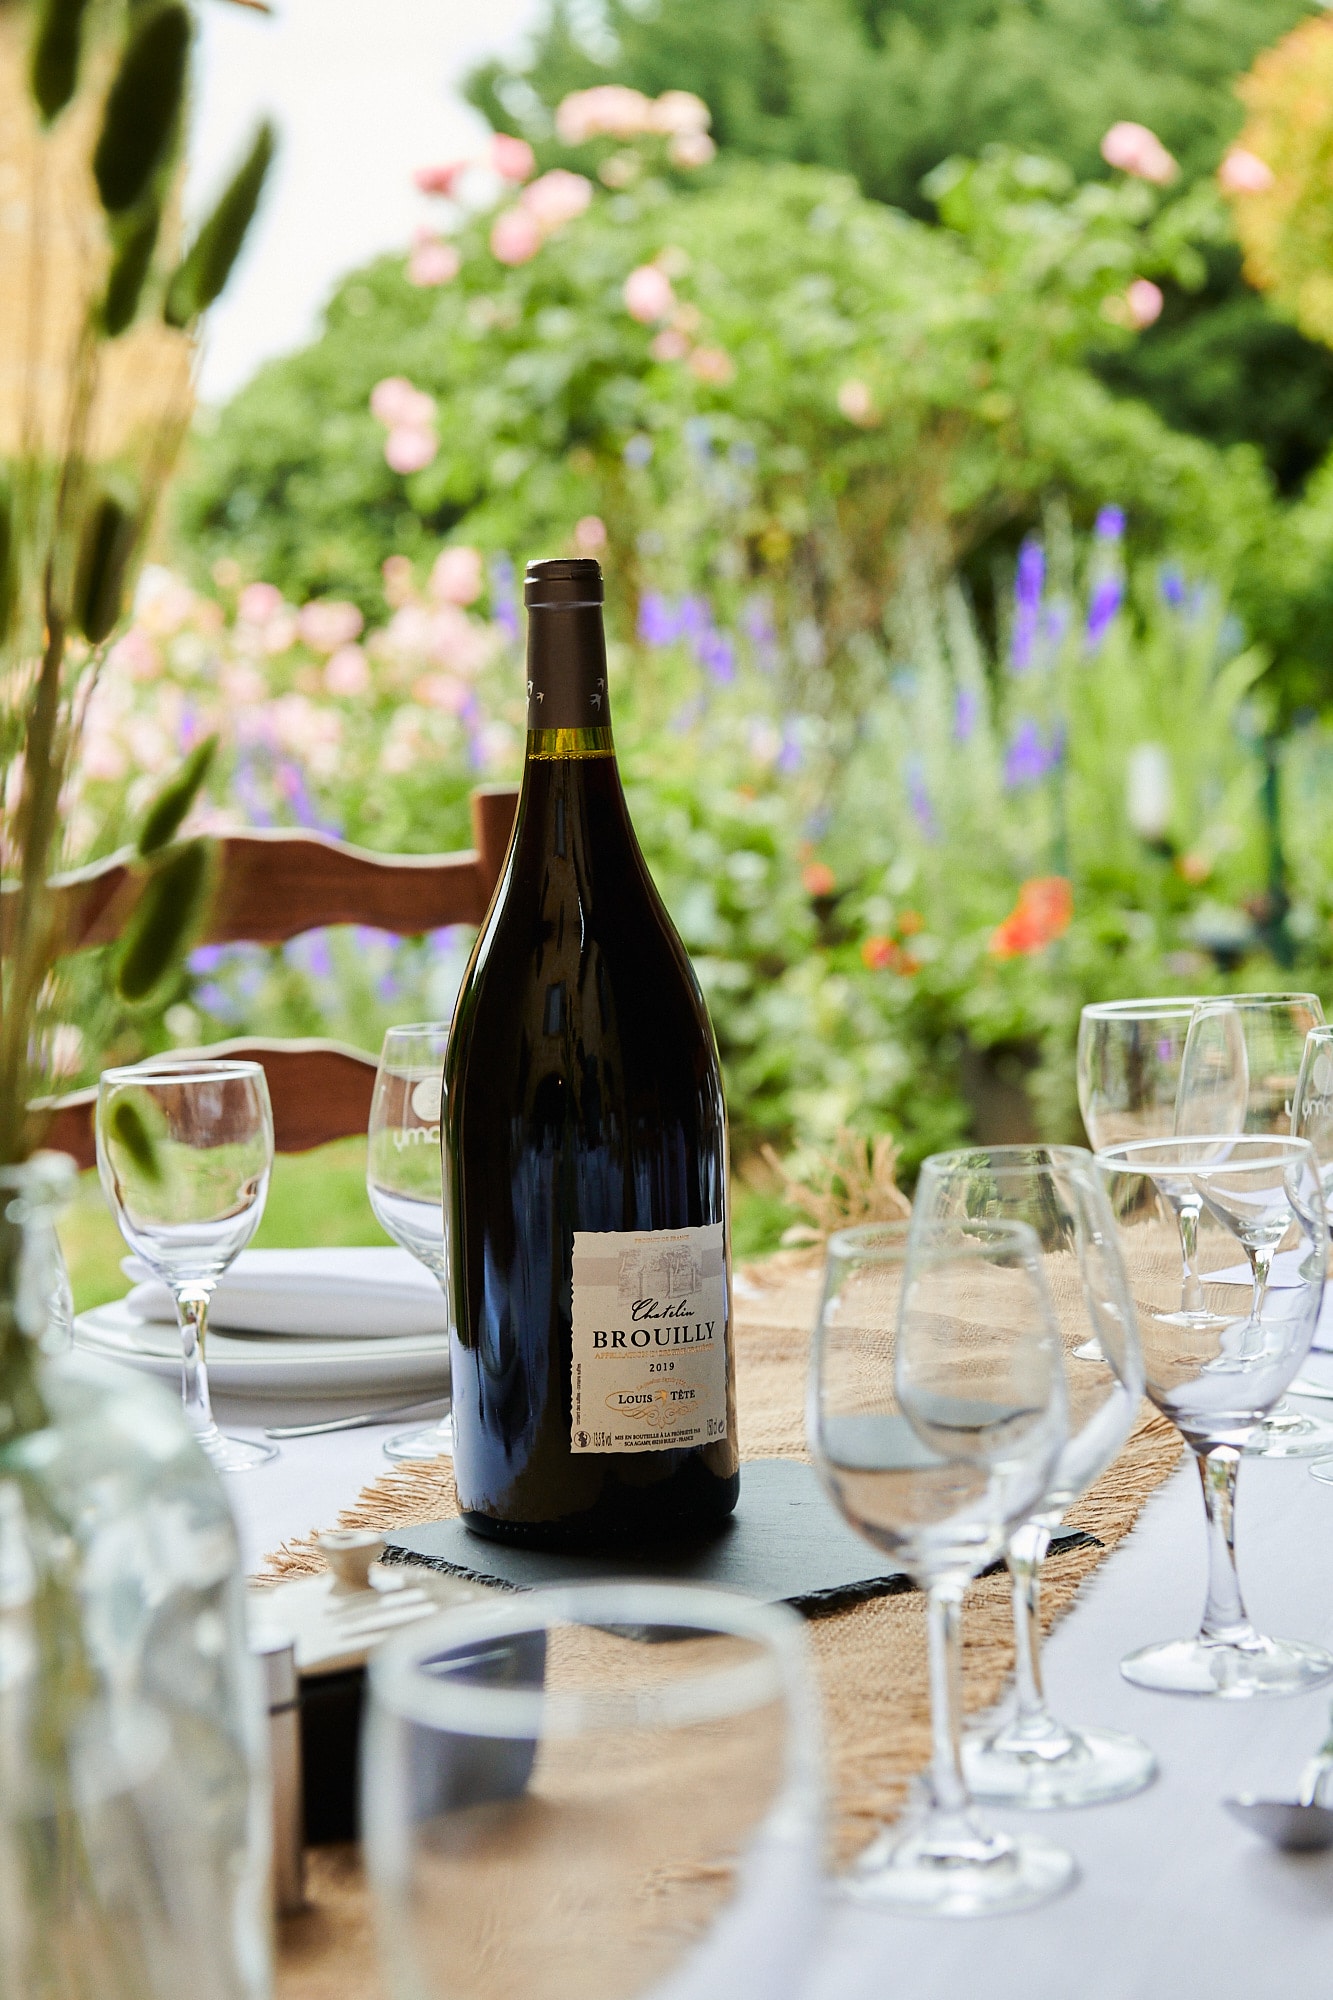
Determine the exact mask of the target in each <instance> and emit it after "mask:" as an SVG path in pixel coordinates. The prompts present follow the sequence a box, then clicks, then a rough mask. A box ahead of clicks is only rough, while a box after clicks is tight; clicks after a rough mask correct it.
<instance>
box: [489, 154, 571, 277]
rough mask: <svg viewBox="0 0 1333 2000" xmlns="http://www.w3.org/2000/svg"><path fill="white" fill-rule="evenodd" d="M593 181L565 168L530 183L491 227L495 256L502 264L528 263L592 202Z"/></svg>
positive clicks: (502, 211)
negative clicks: (547, 240) (551, 237)
mask: <svg viewBox="0 0 1333 2000" xmlns="http://www.w3.org/2000/svg"><path fill="white" fill-rule="evenodd" d="M592 192H593V190H592V182H591V181H590V180H588V179H587V178H586V176H585V175H583V174H571V173H570V172H569V170H568V169H567V168H565V167H552V169H551V171H550V172H549V173H547V174H542V175H541V177H540V179H538V180H535V181H530V182H529V183H528V185H527V187H525V188H524V190H523V192H522V194H521V195H520V196H519V198H518V200H517V202H516V203H515V204H514V205H513V207H512V208H502V209H501V211H500V213H499V214H498V215H497V216H496V218H495V221H494V223H493V224H492V226H491V254H492V256H494V257H495V258H497V259H498V261H499V262H500V263H501V264H526V263H528V262H530V260H531V259H532V258H533V257H535V256H536V254H537V252H538V251H539V250H540V249H541V247H542V244H543V243H544V242H545V241H546V239H547V237H548V236H554V235H555V234H556V233H557V231H558V230H561V229H563V228H564V226H565V224H566V223H568V222H573V221H574V220H575V219H576V218H577V217H578V216H580V215H582V214H583V213H584V211H585V209H586V208H587V207H588V204H589V203H590V202H591V200H592Z"/></svg>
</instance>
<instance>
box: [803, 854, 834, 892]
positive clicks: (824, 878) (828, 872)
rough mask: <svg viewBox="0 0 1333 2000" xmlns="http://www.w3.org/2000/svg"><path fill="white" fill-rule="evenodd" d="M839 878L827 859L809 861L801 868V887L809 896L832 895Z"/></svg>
mask: <svg viewBox="0 0 1333 2000" xmlns="http://www.w3.org/2000/svg"><path fill="white" fill-rule="evenodd" d="M837 886H838V878H837V876H836V875H835V874H834V873H833V870H832V869H831V868H830V867H829V865H828V862H827V861H808V862H807V863H806V865H805V867H804V868H803V869H802V870H801V887H802V888H803V889H804V890H805V893H806V895H807V896H831V895H832V894H833V891H834V890H835V889H836V888H837Z"/></svg>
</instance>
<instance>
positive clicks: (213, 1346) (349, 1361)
mask: <svg viewBox="0 0 1333 2000" xmlns="http://www.w3.org/2000/svg"><path fill="white" fill-rule="evenodd" d="M74 1340H75V1345H76V1346H78V1347H80V1348H83V1349H84V1350H85V1351H86V1352H87V1353H89V1354H96V1355H99V1356H100V1357H101V1358H102V1359H103V1360H104V1361H119V1362H122V1363H126V1364H128V1365H129V1366H130V1367H131V1368H142V1369H145V1370H146V1371H147V1372H148V1373H149V1374H151V1375H162V1376H165V1377H166V1378H168V1379H169V1380H172V1381H179V1379H180V1366H181V1350H180V1335H179V1334H178V1333H177V1331H176V1329H175V1327H174V1326H166V1325H164V1324H163V1323H162V1322H161V1321H160V1320H145V1319H139V1318H138V1317H137V1316H136V1315H135V1314H134V1313H132V1312H130V1311H129V1310H128V1309H127V1307H126V1303H125V1301H124V1299H116V1300H114V1301H113V1302H112V1303H111V1304H110V1305H106V1306H95V1307H94V1308H93V1310H92V1311H91V1312H85V1313H80V1314H79V1315H78V1317H77V1319H76V1320H75V1322H74ZM208 1379H209V1382H210V1384H211V1385H212V1387H213V1388H214V1389H216V1390H217V1391H218V1393H219V1394H220V1395H227V1396H297V1397H318V1396H360V1395H365V1394H375V1393H377V1392H379V1391H380V1390H388V1389H417V1388H421V1389H426V1390H429V1389H436V1388H438V1389H439V1390H440V1391H441V1393H443V1392H444V1390H445V1389H446V1388H447V1385H448V1380H449V1349H448V1344H447V1342H446V1340H445V1337H444V1335H443V1334H442V1333H434V1334H404V1335H398V1336H387V1337H386V1336H385V1335H380V1336H379V1337H378V1338H375V1339H369V1340H346V1339H339V1340H309V1339H305V1340H294V1339H291V1338H290V1337H287V1338H284V1337H282V1336H277V1335H272V1334H259V1333H240V1334H238V1333H210V1334H209V1336H208Z"/></svg>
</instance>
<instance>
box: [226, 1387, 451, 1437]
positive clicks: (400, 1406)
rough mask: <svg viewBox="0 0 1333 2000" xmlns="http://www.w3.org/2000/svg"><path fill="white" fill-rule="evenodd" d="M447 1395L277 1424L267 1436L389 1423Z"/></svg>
mask: <svg viewBox="0 0 1333 2000" xmlns="http://www.w3.org/2000/svg"><path fill="white" fill-rule="evenodd" d="M448 1401H449V1398H448V1397H447V1396H427V1397H426V1398H425V1399H424V1401H418V1402H415V1403H395V1404H394V1405H393V1408H392V1409H388V1410H361V1411H359V1412H358V1413H357V1415H356V1416H354V1417H329V1418H328V1419H327V1420H326V1421H325V1422H323V1423H319V1424H275V1425H274V1426H273V1428H272V1429H271V1430H266V1431H265V1432H264V1436H265V1437H267V1438H309V1437H322V1436H323V1435H324V1434H325V1432H327V1431H359V1430H365V1429H367V1428H368V1427H369V1426H370V1425H371V1424H387V1423H388V1422H389V1421H390V1420H391V1419H392V1418H394V1417H406V1416H410V1415H411V1413H412V1412H413V1411H414V1410H431V1409H434V1408H435V1407H436V1405H437V1404H439V1403H446V1404H447V1403H448Z"/></svg>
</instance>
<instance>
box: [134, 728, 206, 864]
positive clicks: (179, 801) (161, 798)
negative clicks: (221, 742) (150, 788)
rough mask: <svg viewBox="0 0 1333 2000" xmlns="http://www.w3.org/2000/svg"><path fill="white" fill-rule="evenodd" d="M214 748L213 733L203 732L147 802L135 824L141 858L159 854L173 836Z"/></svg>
mask: <svg viewBox="0 0 1333 2000" xmlns="http://www.w3.org/2000/svg"><path fill="white" fill-rule="evenodd" d="M217 748H218V739H217V736H216V735H213V736H206V737H205V738H204V740H203V742H202V743H196V744H195V747H194V749H193V750H192V751H191V752H190V754H189V756H188V757H187V758H186V759H185V762H184V763H183V764H182V765H181V767H180V769H179V771H177V773H176V775H175V776H174V777H173V778H169V779H168V780H167V782H166V784H165V785H163V787H162V789H161V791H160V792H159V793H158V794H157V797H156V798H155V799H153V800H152V801H151V802H150V804H149V807H148V810H147V812H145V814H144V816H143V824H142V826H141V827H140V828H139V852H140V854H142V855H143V857H144V859H145V860H147V858H148V857H149V855H152V854H160V853H161V851H162V849H163V848H164V847H166V846H167V845H168V844H169V842H171V841H173V840H174V839H175V838H176V835H177V834H178V833H179V831H180V828H181V825H182V823H183V821H184V819H185V815H186V814H187V813H188V812H189V810H190V807H191V806H192V805H193V804H194V802H195V800H196V799H197V798H198V796H199V790H200V787H201V786H202V784H203V782H204V780H205V779H206V778H207V776H208V774H209V772H210V770H211V769H212V767H213V759H214V757H215V756H216V755H217Z"/></svg>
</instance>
